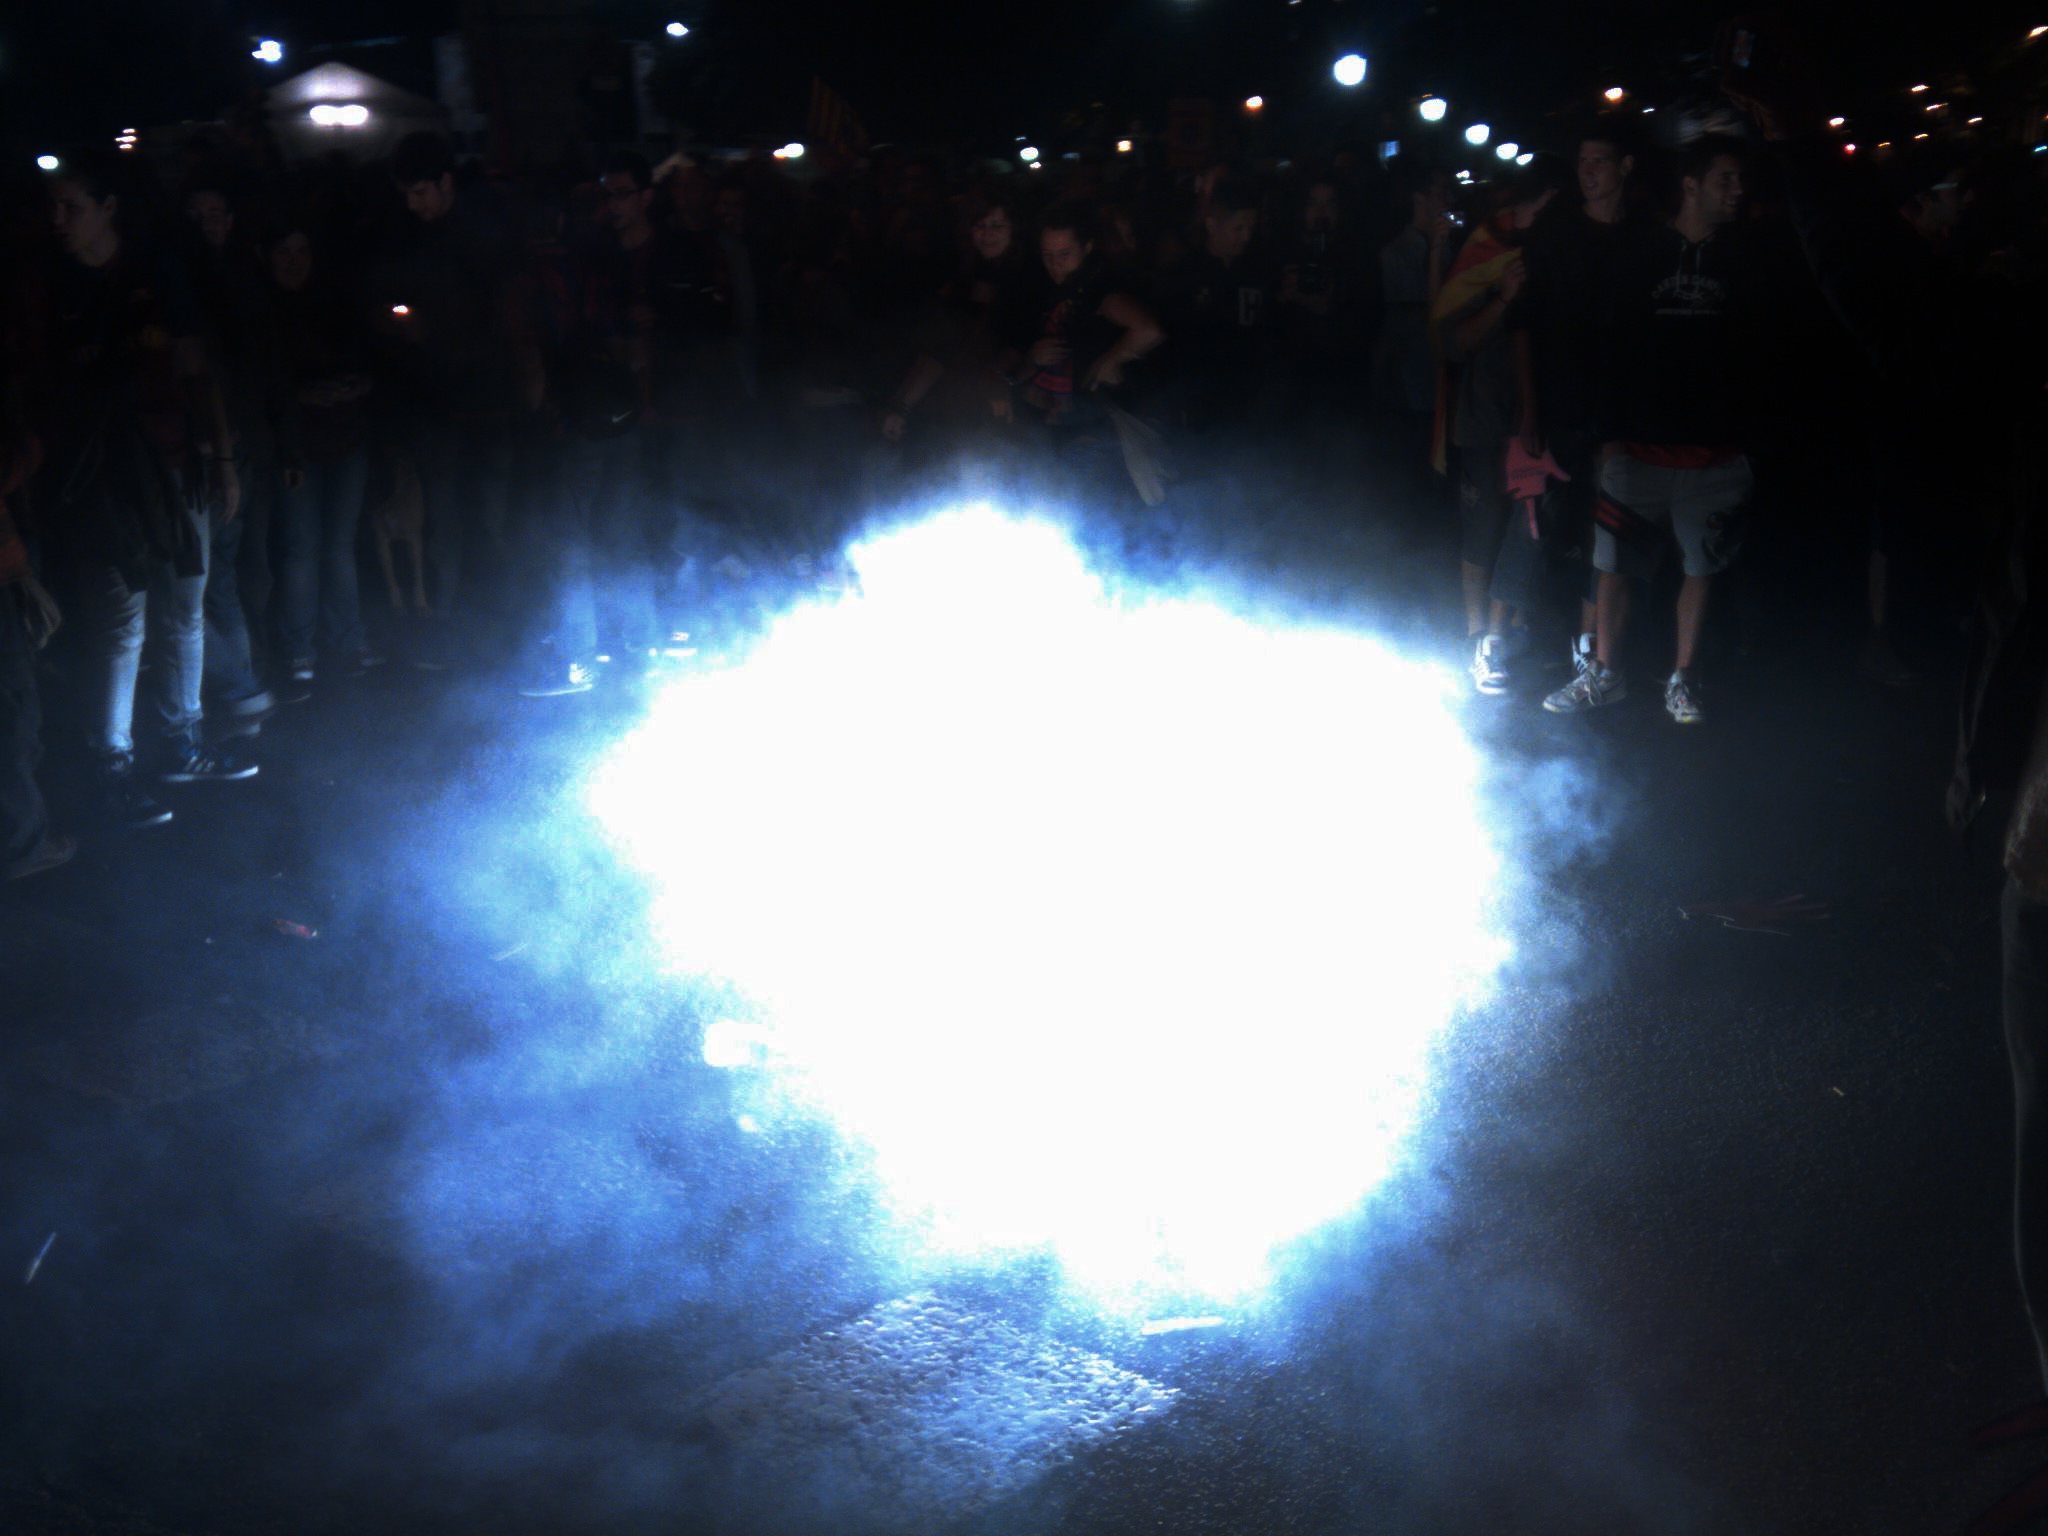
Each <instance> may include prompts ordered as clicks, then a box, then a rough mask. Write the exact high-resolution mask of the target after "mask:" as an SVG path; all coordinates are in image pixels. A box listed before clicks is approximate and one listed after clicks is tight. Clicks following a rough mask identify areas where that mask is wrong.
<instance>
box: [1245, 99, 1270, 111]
mask: <svg viewBox="0 0 2048 1536" xmlns="http://www.w3.org/2000/svg"><path fill="white" fill-rule="evenodd" d="M1244 109H1245V111H1247V112H1263V111H1265V110H1266V98H1265V97H1263V96H1247V97H1245V99H1244Z"/></svg>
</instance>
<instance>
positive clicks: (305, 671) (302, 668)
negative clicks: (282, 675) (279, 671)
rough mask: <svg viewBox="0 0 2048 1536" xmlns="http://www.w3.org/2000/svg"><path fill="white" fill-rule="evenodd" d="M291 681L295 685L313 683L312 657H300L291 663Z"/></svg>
mask: <svg viewBox="0 0 2048 1536" xmlns="http://www.w3.org/2000/svg"><path fill="white" fill-rule="evenodd" d="M292 681H293V682H295V683H310V682H311V681H313V658H312V657H310V656H301V657H300V658H299V659H298V660H297V661H295V662H293V663H292Z"/></svg>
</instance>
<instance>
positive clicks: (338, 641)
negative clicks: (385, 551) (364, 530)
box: [276, 453, 370, 662]
mask: <svg viewBox="0 0 2048 1536" xmlns="http://www.w3.org/2000/svg"><path fill="white" fill-rule="evenodd" d="M369 477H370V466H369V461H368V460H366V459H365V458H364V457H363V455H362V454H360V453H351V454H347V455H345V456H343V457H341V458H338V459H327V460H323V461H321V462H318V463H314V464H309V465H307V466H306V478H305V480H304V481H303V482H302V483H301V484H300V485H299V487H298V489H297V490H292V489H290V488H288V487H286V486H285V485H284V484H283V482H282V480H280V482H279V485H278V493H277V502H276V506H277V615H278V618H277V622H278V631H279V636H280V638H281V639H282V640H283V642H284V653H285V657H286V659H287V660H289V661H292V662H310V661H312V660H314V659H315V658H316V657H317V656H318V654H319V652H318V651H317V650H316V649H315V648H314V639H315V634H316V631H317V635H318V638H319V642H320V645H321V646H323V647H324V648H325V649H327V650H328V651H329V652H330V653H331V654H334V655H339V656H351V655H356V654H359V653H361V652H362V651H363V650H364V649H365V648H366V645H365V641H364V638H363V607H362V585H361V575H360V573H359V572H358V570H357V568H356V528H357V525H358V524H359V523H360V522H361V520H362V512H363V487H364V485H365V484H366V483H367V482H368V480H369Z"/></svg>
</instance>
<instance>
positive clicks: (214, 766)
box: [157, 742, 256, 784]
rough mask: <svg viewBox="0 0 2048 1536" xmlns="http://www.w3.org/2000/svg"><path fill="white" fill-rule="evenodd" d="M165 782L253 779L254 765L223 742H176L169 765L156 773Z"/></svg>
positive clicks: (191, 782) (254, 773)
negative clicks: (177, 743)
mask: <svg viewBox="0 0 2048 1536" xmlns="http://www.w3.org/2000/svg"><path fill="white" fill-rule="evenodd" d="M157 777H158V778H160V779H162V780H163V781H164V782H165V783H166V784H198V783H201V782H212V781H216V780H223V781H224V780H228V779H253V778H255V777H256V765H255V764H254V763H252V762H250V761H249V760H248V759H247V758H244V757H238V756H236V755H235V752H234V750H233V749H232V748H230V747H229V746H228V745H227V744H226V743H225V742H209V743H205V744H201V743H199V742H187V743H180V744H179V745H178V746H177V747H176V748H174V749H173V751H172V755H171V761H170V764H169V766H167V767H166V768H164V769H163V770H162V772H160V773H158V774H157Z"/></svg>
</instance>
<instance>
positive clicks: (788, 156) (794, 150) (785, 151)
mask: <svg viewBox="0 0 2048 1536" xmlns="http://www.w3.org/2000/svg"><path fill="white" fill-rule="evenodd" d="M803 157H804V147H803V145H801V144H799V143H797V142H796V141H795V140H794V139H792V140H790V142H789V143H787V144H785V145H783V146H782V148H780V149H778V150H776V151H775V158H776V159H778V160H801V159H803Z"/></svg>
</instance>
